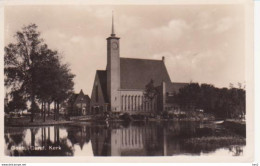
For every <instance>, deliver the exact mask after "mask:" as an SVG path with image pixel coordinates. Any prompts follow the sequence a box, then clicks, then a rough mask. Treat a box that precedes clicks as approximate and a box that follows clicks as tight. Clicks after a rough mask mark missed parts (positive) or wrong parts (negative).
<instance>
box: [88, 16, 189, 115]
mask: <svg viewBox="0 0 260 166" xmlns="http://www.w3.org/2000/svg"><path fill="white" fill-rule="evenodd" d="M119 39H120V38H119V37H117V36H116V34H115V32H114V24H113V20H112V33H111V35H110V36H109V37H108V38H107V66H106V70H97V71H96V76H95V81H94V85H93V89H92V94H91V109H92V112H93V113H98V112H99V111H101V112H103V111H112V112H121V113H122V112H123V113H124V112H127V113H129V114H137V113H138V114H140V113H143V114H147V113H156V111H157V110H160V111H163V110H165V109H167V108H166V107H169V108H170V107H174V104H173V103H167V101H169V100H167V97H170V96H172V94H174V93H178V91H179V89H180V88H181V87H183V86H185V85H187V84H183V83H173V82H171V79H170V77H169V74H168V72H167V69H166V66H165V63H164V61H165V60H164V57H163V58H162V60H152V59H134V58H122V57H120V42H119ZM151 80H153V84H154V86H155V87H156V88H157V89H158V91H159V95H157V97H156V98H153V99H152V100H148V99H146V98H145V97H144V90H145V86H146V85H147V84H148V83H149V82H150V81H151Z"/></svg>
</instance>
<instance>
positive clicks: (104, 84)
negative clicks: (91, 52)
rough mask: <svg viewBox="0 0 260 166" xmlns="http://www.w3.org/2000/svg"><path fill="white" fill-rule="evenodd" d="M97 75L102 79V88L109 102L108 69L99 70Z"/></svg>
mask: <svg viewBox="0 0 260 166" xmlns="http://www.w3.org/2000/svg"><path fill="white" fill-rule="evenodd" d="M97 76H98V78H99V81H100V85H101V90H102V93H103V95H104V100H105V102H108V96H107V71H106V70H97Z"/></svg>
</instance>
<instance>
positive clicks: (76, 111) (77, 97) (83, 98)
mask: <svg viewBox="0 0 260 166" xmlns="http://www.w3.org/2000/svg"><path fill="white" fill-rule="evenodd" d="M68 107H69V112H68V113H69V115H72V116H82V115H87V114H89V112H90V98H89V96H88V95H85V94H84V93H83V91H82V90H80V92H79V94H73V95H72V96H71V98H70V99H69V101H68Z"/></svg>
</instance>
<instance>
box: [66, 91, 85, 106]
mask: <svg viewBox="0 0 260 166" xmlns="http://www.w3.org/2000/svg"><path fill="white" fill-rule="evenodd" d="M80 95H83V96H84V99H85V100H86V101H87V102H89V101H90V98H89V96H88V95H85V94H84V93H83V91H82V90H80V92H79V93H74V94H72V95H71V97H70V100H69V102H70V103H71V104H74V103H75V102H76V100H77V99H78V97H79V96H80Z"/></svg>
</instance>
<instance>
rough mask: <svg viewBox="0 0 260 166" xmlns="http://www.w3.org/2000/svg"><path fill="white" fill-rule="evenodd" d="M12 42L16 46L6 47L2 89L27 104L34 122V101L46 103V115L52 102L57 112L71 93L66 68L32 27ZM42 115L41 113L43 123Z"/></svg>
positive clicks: (29, 26)
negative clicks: (61, 103)
mask: <svg viewBox="0 0 260 166" xmlns="http://www.w3.org/2000/svg"><path fill="white" fill-rule="evenodd" d="M15 38H16V43H15V44H13V43H11V44H9V45H8V46H7V47H5V55H4V64H5V67H4V73H5V85H6V86H7V87H11V91H19V93H20V94H21V95H22V96H23V98H25V99H26V100H29V101H30V103H31V108H30V110H31V122H33V119H34V113H35V111H36V110H37V109H38V106H37V103H36V102H37V100H38V101H40V102H42V104H43V105H45V104H46V103H48V112H49V109H50V104H51V102H52V101H55V106H57V107H58V109H59V103H60V102H62V101H63V100H65V99H66V98H67V97H68V94H69V93H72V91H73V85H74V83H73V78H74V75H73V74H71V73H70V69H69V67H68V65H67V64H62V63H61V60H60V57H59V55H58V52H57V51H52V50H51V49H49V48H48V46H47V44H45V43H44V42H43V39H41V38H40V32H39V31H37V26H36V25H35V24H30V25H28V26H25V27H23V28H22V30H21V31H18V32H17V33H16V35H15ZM44 108H45V107H44ZM45 114H46V110H45V109H44V121H45Z"/></svg>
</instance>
